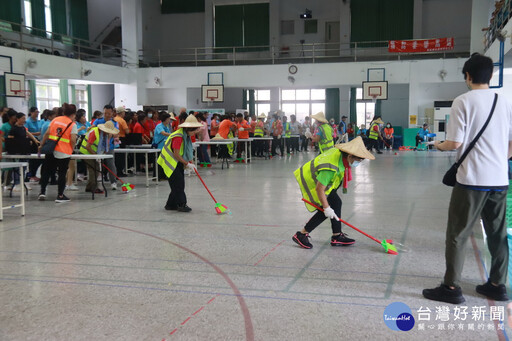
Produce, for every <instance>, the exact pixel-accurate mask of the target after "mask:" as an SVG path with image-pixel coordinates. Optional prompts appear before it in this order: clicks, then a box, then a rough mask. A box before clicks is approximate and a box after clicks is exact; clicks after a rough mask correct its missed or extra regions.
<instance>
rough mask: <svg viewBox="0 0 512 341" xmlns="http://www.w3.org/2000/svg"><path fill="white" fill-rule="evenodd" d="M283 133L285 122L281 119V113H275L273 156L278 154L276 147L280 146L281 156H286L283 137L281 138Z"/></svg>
mask: <svg viewBox="0 0 512 341" xmlns="http://www.w3.org/2000/svg"><path fill="white" fill-rule="evenodd" d="M282 135H283V124H282V123H281V120H280V119H279V115H277V114H274V121H273V122H272V138H273V140H272V156H276V155H277V153H276V148H277V147H278V146H279V150H280V152H281V156H284V145H283V139H282V138H281V137H282Z"/></svg>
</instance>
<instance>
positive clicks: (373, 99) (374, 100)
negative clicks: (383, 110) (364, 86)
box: [370, 95, 377, 103]
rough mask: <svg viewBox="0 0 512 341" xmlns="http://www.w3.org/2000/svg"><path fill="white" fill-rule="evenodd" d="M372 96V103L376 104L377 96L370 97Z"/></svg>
mask: <svg viewBox="0 0 512 341" xmlns="http://www.w3.org/2000/svg"><path fill="white" fill-rule="evenodd" d="M370 96H372V102H373V103H377V95H370Z"/></svg>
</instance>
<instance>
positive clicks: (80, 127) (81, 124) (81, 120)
mask: <svg viewBox="0 0 512 341" xmlns="http://www.w3.org/2000/svg"><path fill="white" fill-rule="evenodd" d="M75 120H76V127H77V131H78V134H77V144H76V147H75V149H80V146H81V145H82V142H83V140H84V139H85V136H86V135H87V132H88V131H89V128H90V127H91V124H90V123H89V122H87V117H86V116H85V110H84V109H78V110H77V111H76V119H75ZM70 164H71V162H70ZM76 167H77V172H78V174H77V177H78V179H77V180H79V181H82V180H83V178H84V176H85V173H86V172H87V168H86V167H85V162H84V161H83V160H77V161H76ZM69 177H70V174H69V170H68V182H67V184H66V187H67V186H72V187H70V188H69V189H72V190H76V189H75V187H76V186H74V185H72V184H70V183H69Z"/></svg>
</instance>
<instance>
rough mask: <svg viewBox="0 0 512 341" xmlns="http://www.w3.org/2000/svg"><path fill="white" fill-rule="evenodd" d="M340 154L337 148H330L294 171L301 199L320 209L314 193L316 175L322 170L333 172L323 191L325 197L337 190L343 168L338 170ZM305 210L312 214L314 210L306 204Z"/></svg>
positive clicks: (341, 178)
mask: <svg viewBox="0 0 512 341" xmlns="http://www.w3.org/2000/svg"><path fill="white" fill-rule="evenodd" d="M341 155H342V153H341V151H340V150H339V149H337V148H332V149H330V150H329V151H327V152H325V153H323V154H320V155H318V156H317V157H315V158H314V159H313V160H311V161H309V162H307V163H306V164H305V165H304V166H302V167H300V168H299V169H297V170H295V172H294V173H293V174H294V175H295V179H296V180H297V182H298V183H299V187H300V190H301V192H302V197H303V198H304V199H306V200H308V201H310V202H312V203H314V204H315V205H317V206H319V207H321V206H322V204H321V203H320V199H319V198H318V194H317V193H316V183H317V178H316V176H317V174H318V172H320V171H323V170H329V171H333V172H335V175H334V177H333V178H332V180H331V183H329V185H328V186H327V187H326V189H325V195H326V196H327V195H329V194H330V193H331V192H332V190H333V189H337V188H338V187H339V186H340V184H341V182H342V181H343V176H344V174H345V168H344V167H343V168H341V169H340V168H339V162H340V157H341ZM306 208H307V209H308V210H309V211H310V212H313V211H315V210H316V208H314V207H313V206H311V205H309V204H306Z"/></svg>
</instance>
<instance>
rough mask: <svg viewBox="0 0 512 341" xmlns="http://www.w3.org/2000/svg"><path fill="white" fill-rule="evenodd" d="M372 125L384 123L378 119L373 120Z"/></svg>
mask: <svg viewBox="0 0 512 341" xmlns="http://www.w3.org/2000/svg"><path fill="white" fill-rule="evenodd" d="M373 123H377V124H384V122H383V121H382V120H381V119H380V117H379V118H378V119H376V120H374V121H373Z"/></svg>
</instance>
